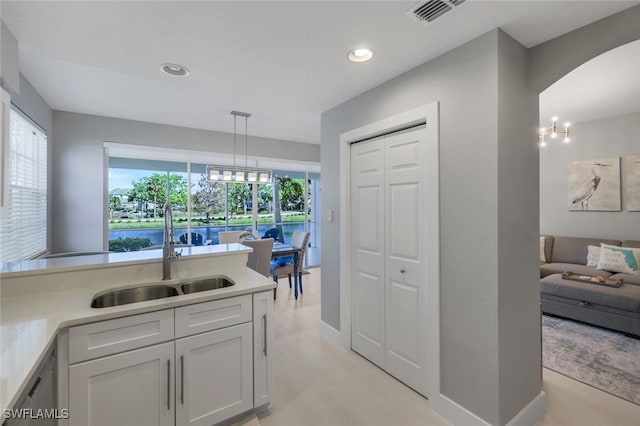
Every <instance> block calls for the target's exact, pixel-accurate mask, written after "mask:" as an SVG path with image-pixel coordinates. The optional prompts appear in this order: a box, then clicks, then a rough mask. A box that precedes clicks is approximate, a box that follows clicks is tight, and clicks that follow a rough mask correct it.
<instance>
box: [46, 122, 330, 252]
mask: <svg viewBox="0 0 640 426" xmlns="http://www.w3.org/2000/svg"><path fill="white" fill-rule="evenodd" d="M53 121H54V123H53V133H54V137H55V140H56V143H55V146H54V152H53V164H54V167H55V170H56V173H55V175H54V177H53V187H54V188H55V191H56V192H55V198H54V200H53V207H54V210H53V212H54V214H53V226H54V233H53V247H52V249H53V251H54V252H66V251H92V250H102V249H103V244H104V242H103V239H104V238H103V234H104V229H105V228H104V211H105V210H104V209H105V206H104V203H105V197H104V190H105V185H106V184H107V183H106V182H105V178H104V167H105V165H104V155H103V146H104V142H105V141H108V142H122V143H128V144H134V145H145V146H153V147H161V148H181V149H185V150H194V151H204V152H219V153H223V154H233V134H229V133H222V132H213V131H208V130H199V129H191V128H186V127H178V126H167V125H162V124H153V123H145V122H140V121H131V120H122V119H117V118H109V117H100V116H94V115H86V114H76V113H71V112H62V111H54V113H53ZM249 152H250V153H251V154H252V155H255V156H259V157H276V158H280V159H285V160H298V161H315V162H317V161H319V159H320V146H319V145H313V144H304V143H296V142H291V141H282V140H276V139H267V138H260V137H253V136H250V137H249ZM79 229H82V230H83V231H82V234H81V235H79V234H78V232H77V230H79Z"/></svg>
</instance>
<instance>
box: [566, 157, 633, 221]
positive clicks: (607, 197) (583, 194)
mask: <svg viewBox="0 0 640 426" xmlns="http://www.w3.org/2000/svg"><path fill="white" fill-rule="evenodd" d="M568 176H569V210H571V211H620V210H621V209H622V205H621V200H620V198H621V197H620V157H610V158H600V159H597V160H585V161H571V162H570V163H569V170H568Z"/></svg>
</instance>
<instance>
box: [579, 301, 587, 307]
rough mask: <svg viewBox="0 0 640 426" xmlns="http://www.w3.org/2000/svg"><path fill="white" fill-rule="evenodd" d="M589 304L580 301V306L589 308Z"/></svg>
mask: <svg viewBox="0 0 640 426" xmlns="http://www.w3.org/2000/svg"><path fill="white" fill-rule="evenodd" d="M588 304H589V302H583V301H582V300H581V301H580V306H587V305H588Z"/></svg>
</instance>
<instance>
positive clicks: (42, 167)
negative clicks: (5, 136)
mask: <svg viewBox="0 0 640 426" xmlns="http://www.w3.org/2000/svg"><path fill="white" fill-rule="evenodd" d="M6 149H7V152H6V156H7V169H6V170H5V171H4V172H5V173H6V174H5V179H6V185H7V187H6V190H7V198H6V202H7V203H6V207H4V211H2V215H1V218H0V241H2V244H0V261H2V262H10V261H16V260H24V259H30V258H33V257H35V256H37V255H39V254H41V253H44V252H45V251H46V250H47V135H46V134H45V132H44V131H43V130H42V129H40V127H38V126H37V125H36V124H34V123H33V122H32V121H31V120H29V119H28V118H27V117H26V116H24V115H23V114H22V113H21V112H19V111H18V110H17V109H15V108H13V107H12V108H11V110H10V113H9V144H8V146H7V147H6Z"/></svg>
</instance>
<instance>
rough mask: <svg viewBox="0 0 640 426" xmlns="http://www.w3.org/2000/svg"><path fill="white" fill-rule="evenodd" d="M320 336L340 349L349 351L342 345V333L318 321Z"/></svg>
mask: <svg viewBox="0 0 640 426" xmlns="http://www.w3.org/2000/svg"><path fill="white" fill-rule="evenodd" d="M318 334H319V335H320V336H322V337H324V338H325V339H327V340H328V341H330V342H331V343H333V344H334V345H336V346H338V347H339V348H340V349H344V350H346V349H347V348H345V347H344V345H343V343H342V333H340V332H339V331H338V330H336V329H335V328H333V327H331V326H330V325H329V324H327V323H326V322H324V321H322V320H318Z"/></svg>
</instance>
